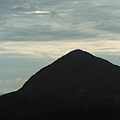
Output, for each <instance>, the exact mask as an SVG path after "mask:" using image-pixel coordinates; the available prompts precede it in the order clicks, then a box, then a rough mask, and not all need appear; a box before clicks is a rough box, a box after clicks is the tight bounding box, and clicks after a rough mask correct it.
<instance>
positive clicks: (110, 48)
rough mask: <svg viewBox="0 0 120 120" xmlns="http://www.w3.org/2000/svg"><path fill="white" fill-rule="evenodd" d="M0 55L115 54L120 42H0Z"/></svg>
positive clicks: (33, 56)
mask: <svg viewBox="0 0 120 120" xmlns="http://www.w3.org/2000/svg"><path fill="white" fill-rule="evenodd" d="M0 44H1V46H0V54H6V55H7V56H8V57H10V56H11V55H13V56H14V57H18V56H19V57H22V56H24V57H25V56H26V57H32V58H44V57H46V56H47V57H50V58H54V59H56V58H58V57H60V56H62V55H63V54H66V53H67V52H69V51H71V50H73V49H83V50H86V51H89V52H91V53H108V54H117V53H119V52H120V47H119V46H120V42H119V41H111V40H105V41H104V40H102V41H85V42H81V41H77V40H76V41H69V42H68V41H64V42H63V41H48V42H0Z"/></svg>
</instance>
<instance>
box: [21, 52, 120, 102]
mask: <svg viewBox="0 0 120 120" xmlns="http://www.w3.org/2000/svg"><path fill="white" fill-rule="evenodd" d="M119 86H120V67H118V66H116V65H113V64H112V63H110V62H108V61H106V60H104V59H101V58H97V57H95V56H93V55H91V54H90V53H87V52H84V51H82V50H74V51H72V52H70V53H68V54H67V55H65V56H63V57H61V58H60V59H58V60H56V61H55V62H54V63H52V64H51V65H49V66H47V67H45V68H43V69H42V70H40V71H39V72H37V73H36V74H35V75H34V76H32V77H31V78H30V79H29V80H28V82H26V84H25V85H24V86H23V88H21V89H20V90H19V94H20V95H21V96H25V97H30V98H34V97H35V98H36V97H40V96H42V95H43V94H45V93H48V92H49V93H50V94H51V95H52V96H55V97H58V98H61V99H69V100H70V99H76V98H77V97H80V96H81V95H85V96H86V97H87V98H89V99H91V98H92V97H98V96H105V95H110V94H119V92H120V87H119ZM83 89H84V90H83Z"/></svg>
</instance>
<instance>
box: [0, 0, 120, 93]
mask: <svg viewBox="0 0 120 120" xmlns="http://www.w3.org/2000/svg"><path fill="white" fill-rule="evenodd" d="M119 14H120V4H119V1H118V0H114V1H112V0H109V1H108V0H104V1H101V0H97V1H96V0H66V1H63V0H61V1H59V0H49V1H48V0H41V1H39V0H36V1H34V0H1V1H0V16H1V17H0V67H1V69H0V93H7V92H11V91H14V90H17V89H19V88H20V87H21V86H22V85H23V84H24V82H25V81H26V80H28V78H29V77H31V75H33V74H34V73H36V72H37V71H38V70H40V69H41V68H42V67H44V66H46V65H48V64H50V63H52V62H53V61H54V60H56V59H57V58H59V57H61V56H62V55H64V54H66V53H68V52H70V51H71V50H74V49H82V50H84V51H88V52H90V53H91V54H94V55H96V56H98V57H102V58H104V59H107V60H109V61H110V62H112V63H113V64H116V65H119V66H120V35H119V33H120V27H119V25H120V15H119Z"/></svg>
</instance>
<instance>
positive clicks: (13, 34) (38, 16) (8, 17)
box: [0, 0, 120, 41]
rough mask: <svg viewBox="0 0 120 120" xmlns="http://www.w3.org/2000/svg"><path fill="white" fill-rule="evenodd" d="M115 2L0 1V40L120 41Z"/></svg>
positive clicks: (89, 0)
mask: <svg viewBox="0 0 120 120" xmlns="http://www.w3.org/2000/svg"><path fill="white" fill-rule="evenodd" d="M119 8H120V4H119V1H118V0H114V1H110V2H109V1H108V0H104V1H100V0H97V1H96V0H84V1H83V0H66V1H63V0H62V1H59V0H50V1H48V0H44V1H43V0H40V1H39V0H36V1H34V0H16V1H15V0H11V1H8V0H1V1H0V11H1V12H0V15H1V17H0V36H1V37H0V41H51V40H55V41H57V40H79V41H80V40H81V41H82V40H85V39H89V40H95V39H97V40H103V39H104V40H105V39H107V40H110V39H111V40H119V39H120V37H119V32H120V29H119V24H120V22H119V20H120V16H119V14H120V10H119Z"/></svg>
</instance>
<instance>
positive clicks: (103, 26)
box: [95, 22, 120, 34]
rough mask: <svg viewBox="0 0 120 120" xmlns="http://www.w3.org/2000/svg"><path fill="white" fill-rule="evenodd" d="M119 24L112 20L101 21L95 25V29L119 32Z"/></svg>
mask: <svg viewBox="0 0 120 120" xmlns="http://www.w3.org/2000/svg"><path fill="white" fill-rule="evenodd" d="M119 26H120V24H119V23H113V22H102V23H99V24H98V25H96V26H95V28H96V29H98V30H102V31H106V32H110V33H117V34H119V33H120V27H119Z"/></svg>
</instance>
